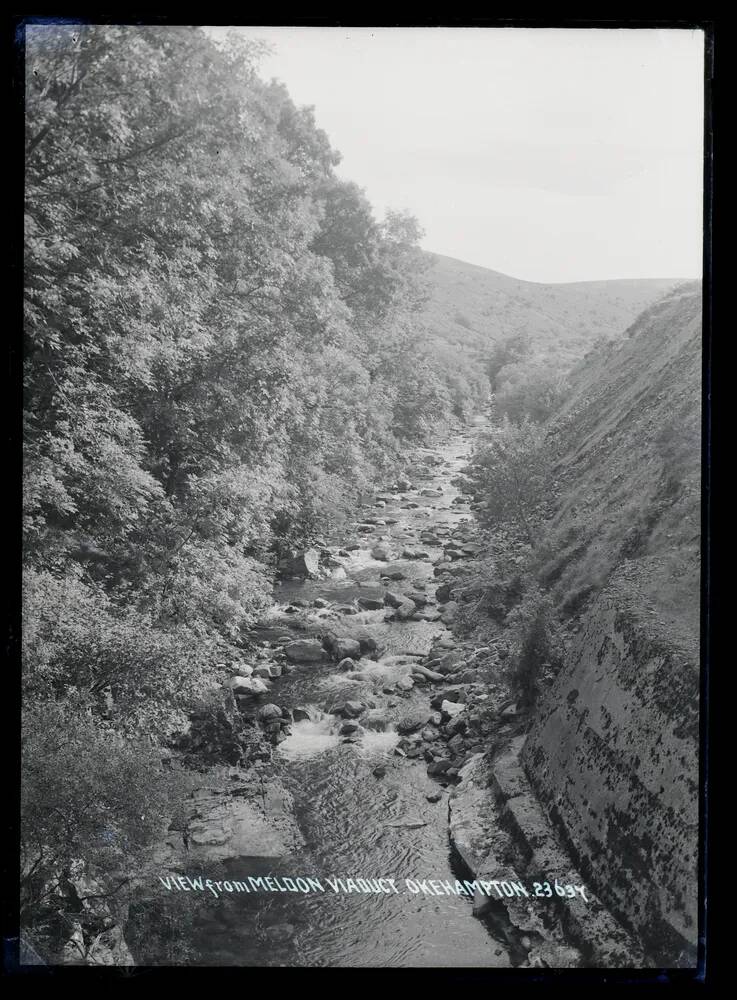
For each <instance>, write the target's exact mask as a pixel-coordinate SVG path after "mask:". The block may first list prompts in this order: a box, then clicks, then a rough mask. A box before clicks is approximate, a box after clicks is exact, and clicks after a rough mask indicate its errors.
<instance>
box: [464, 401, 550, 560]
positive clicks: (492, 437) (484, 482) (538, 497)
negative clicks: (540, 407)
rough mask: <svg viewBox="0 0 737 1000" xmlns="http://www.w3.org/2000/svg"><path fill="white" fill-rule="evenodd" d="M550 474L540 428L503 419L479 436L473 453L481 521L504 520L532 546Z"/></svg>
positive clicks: (544, 436)
mask: <svg viewBox="0 0 737 1000" xmlns="http://www.w3.org/2000/svg"><path fill="white" fill-rule="evenodd" d="M551 473H552V464H551V455H550V449H549V448H548V446H547V441H546V435H545V432H544V431H543V430H542V428H541V427H540V426H538V425H537V424H534V423H532V422H531V421H529V420H525V421H523V422H522V423H521V424H519V425H517V424H512V423H511V422H510V421H509V420H508V419H506V418H505V419H504V421H503V422H502V423H501V424H500V425H499V426H497V427H494V428H493V430H492V431H490V432H489V433H488V434H487V435H486V436H485V437H484V438H483V439H482V443H481V447H480V448H479V450H478V451H477V453H476V455H475V456H474V471H473V478H474V483H475V486H476V492H477V493H478V494H480V495H481V496H482V498H483V499H484V500H485V502H486V507H485V508H484V509H482V510H481V511H480V515H481V518H482V520H485V521H487V522H490V523H493V524H499V523H500V522H501V523H506V524H509V525H511V526H513V527H514V528H515V529H516V530H517V531H519V532H521V534H522V535H523V537H525V538H526V540H527V541H528V542H529V543H530V545H533V546H534V545H535V543H536V541H537V538H538V524H539V521H540V516H541V504H542V501H543V498H544V496H545V494H546V491H547V490H548V489H549V486H550V481H551Z"/></svg>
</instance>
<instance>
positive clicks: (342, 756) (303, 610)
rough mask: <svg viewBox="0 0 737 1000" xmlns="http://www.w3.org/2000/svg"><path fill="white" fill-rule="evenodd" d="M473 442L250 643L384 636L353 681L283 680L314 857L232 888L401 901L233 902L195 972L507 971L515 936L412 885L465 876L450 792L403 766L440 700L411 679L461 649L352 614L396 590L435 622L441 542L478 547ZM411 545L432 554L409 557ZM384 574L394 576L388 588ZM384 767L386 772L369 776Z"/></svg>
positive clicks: (206, 935) (284, 759)
mask: <svg viewBox="0 0 737 1000" xmlns="http://www.w3.org/2000/svg"><path fill="white" fill-rule="evenodd" d="M474 433H475V429H474V428H472V429H471V430H470V431H469V432H465V433H458V434H455V435H454V436H452V437H451V438H449V439H448V440H446V441H445V442H444V443H442V444H441V445H439V446H438V447H437V448H435V449H432V450H421V451H419V452H418V453H417V454H416V456H415V458H416V462H415V463H414V464H413V465H412V466H411V467H410V469H409V471H408V479H409V480H410V482H411V484H412V488H411V489H403V490H387V491H385V492H382V491H379V492H378V494H377V496H376V497H374V498H372V499H371V500H370V501H369V503H368V504H367V506H366V507H365V508H364V510H363V511H362V512H361V515H360V519H359V523H360V522H361V520H362V521H363V522H365V521H367V520H370V519H371V518H373V520H375V521H379V522H384V523H376V524H373V525H371V527H370V529H369V528H367V527H366V526H364V528H363V529H362V530H361V529H359V528H356V535H355V539H356V542H357V543H358V545H359V546H360V547H359V548H358V549H356V550H354V551H351V552H350V553H348V552H345V550H343V552H344V554H343V555H339V556H338V557H337V559H336V565H335V567H334V573H333V576H332V577H331V578H328V579H321V580H307V581H297V580H290V581H287V582H285V583H283V584H281V585H280V586H278V587H277V588H276V591H275V604H274V607H273V609H272V611H271V613H270V615H269V616H267V618H266V619H265V620H264V621H263V622H262V623H261V627H260V628H259V629H258V630H257V632H256V633H255V634H256V635H257V637H258V640H259V643H260V644H261V646H262V648H263V649H266V650H269V649H272V648H274V646H277V647H278V646H279V645H281V644H283V642H284V641H285V639H287V638H289V639H292V638H297V637H299V638H305V637H309V636H310V635H319V634H321V633H324V631H325V630H326V629H327V628H330V629H332V630H334V631H336V632H338V633H339V634H342V635H347V636H351V635H354V636H357V635H359V634H363V635H368V636H371V637H373V638H375V639H376V640H377V642H378V643H379V645H380V655H377V656H376V658H365V657H364V658H361V659H360V660H358V661H357V663H356V669H355V670H350V671H347V672H345V671H339V670H338V667H337V664H335V663H331V664H324V665H323V664H321V665H317V666H315V665H305V666H303V667H297V668H296V669H294V670H293V671H292V672H290V673H288V674H285V675H284V676H282V677H281V678H278V679H276V680H275V681H273V686H272V689H271V691H270V692H269V694H268V695H267V696H265V700H267V701H269V702H276V703H277V704H278V705H280V706H284V707H288V708H290V709H294V708H295V707H300V708H302V709H303V710H304V713H303V714H309V718H304V719H303V720H302V721H299V722H296V723H294V724H293V725H292V726H291V734H290V735H289V736H288V737H287V738H286V739H285V740H284V742H282V743H280V744H279V745H278V747H277V748H276V750H275V764H274V767H275V770H276V772H277V773H278V775H279V777H280V778H281V780H282V782H283V783H284V785H285V786H286V787H287V788H288V790H289V791H290V792H291V794H292V796H293V798H294V801H295V807H296V817H297V820H298V823H299V827H300V830H301V832H302V835H303V837H304V840H305V846H304V848H303V849H302V850H301V851H300V852H299V853H298V854H297V855H295V856H292V857H285V858H281V859H279V860H278V861H273V860H270V861H268V863H266V862H264V860H263V859H249V858H235V859H231V860H230V861H228V862H226V863H225V872H226V873H227V874H230V875H231V877H232V878H238V877H239V873H240V877H242V875H243V873H246V872H247V873H248V874H253V875H259V874H262V875H263V874H273V875H276V876H279V875H282V876H289V877H291V878H295V877H298V876H303V877H312V878H316V879H319V880H320V881H321V883H322V884H323V885H326V883H325V879H327V878H335V877H337V878H342V879H344V880H345V879H347V878H352V879H371V878H373V879H378V878H385V879H391V878H393V879H394V880H395V883H396V885H397V888H399V889H400V892H399V893H394V892H390V893H380V894H366V893H349V894H345V893H333V892H332V891H327V892H325V893H324V894H323V893H319V892H312V893H309V894H293V893H291V892H285V893H280V892H274V893H252V894H246V895H242V894H238V895H237V896H235V897H225V896H224V897H222V898H221V899H220V900H218V901H217V904H216V905H212V906H210V907H209V908H208V912H207V915H206V919H204V920H203V921H201V922H199V924H198V926H197V928H196V929H195V931H193V936H192V940H191V947H192V949H193V951H194V958H193V959H191V960H192V961H194V962H196V963H198V964H227V965H245V966H265V965H266V966H268V965H272V966H273V965H279V966H359V967H371V966H373V967H375V966H394V967H401V966H405V967H422V966H447V967H489V966H508V965H509V964H510V955H509V950H508V947H507V946H506V945H505V944H504V943H503V939H504V935H503V934H501V933H498V932H497V933H496V936H495V932H494V931H493V930H492V929H491V928H490V927H489V926H487V925H486V924H485V923H483V922H481V921H479V920H477V919H474V918H473V916H472V913H471V900H470V898H468V897H465V896H462V895H455V894H450V895H442V896H433V895H425V894H417V895H414V894H413V893H411V892H410V891H409V890H408V889H407V888H406V884H405V881H404V880H405V879H414V880H417V879H425V880H427V879H435V880H440V881H450V882H453V883H454V882H455V880H456V879H463V878H464V877H465V878H468V877H469V876H468V873H467V872H465V871H464V870H463V867H462V864H461V862H460V861H459V859H458V858H457V857H455V856H454V852H453V850H452V847H451V845H450V842H449V838H448V823H447V820H448V794H449V793H450V790H451V788H450V787H447V786H444V785H442V784H439V783H438V781H437V780H435V779H434V778H431V777H429V776H428V774H427V764H426V762H425V761H424V760H423V759H422V758H419V759H408V758H404V757H402V756H400V755H397V754H396V753H395V747H396V745H397V742H398V740H399V738H400V737H399V735H398V733H397V731H396V728H395V727H396V724H397V722H398V721H399V720H400V719H401V718H402V717H404V716H408V715H411V714H412V713H413V712H419V713H422V712H425V714H426V715H427V714H429V699H430V697H432V694H433V693H434V690H433V685H419V684H418V685H417V686H415V687H414V688H413V689H412V690H410V691H404V690H401V686H400V688H399V689H397V683H398V682H399V681H400V680H401V679H402V678H407V677H408V676H409V673H410V670H411V664H412V662H418V660H419V658H420V657H421V656H422V655H426V654H427V652H428V651H429V650H430V648H431V646H432V645H433V644H436V643H438V642H439V641H440V642H442V641H443V640H445V641H448V640H451V641H452V635H451V633H450V632H449V631H448V629H447V628H446V626H445V625H444V624H443V622H442V621H439V620H430V621H427V620H421V621H416V620H411V621H406V622H396V621H395V622H387V621H385V616H386V613H387V610H388V609H386V608H382V609H381V610H371V611H360V610H357V601H358V599H359V598H361V597H363V598H366V597H372V596H381V595H383V593H384V592H385V591H386V590H387V589H389V588H390V589H391V590H392V591H396V592H399V593H402V592H404V593H407V592H421V593H424V595H425V597H426V598H428V600H429V603H428V605H427V606H426V609H425V610H426V611H427V612H429V614H428V617H429V618H431V619H432V618H435V617H436V615H437V609H436V606H435V604H434V601H433V595H434V592H435V588H436V583H437V581H436V578H435V576H434V563H436V562H437V560H438V558H440V557H441V556H442V554H443V548H442V544H443V542H444V541H447V540H448V538H449V537H450V536H451V535H452V534H455V537H456V538H458V536H459V532H460V533H461V535H463V534H466V529H468V532H467V534H468V536H469V537H470V535H471V533H472V530H473V521H472V516H471V512H470V510H469V507H468V502H467V499H466V498H465V497H464V496H463V495H462V494H461V493H460V491H459V489H458V488H457V487H456V486H454V485H453V479H454V478H455V477H457V476H458V474H459V472H460V471H461V470H462V468H463V467H464V465H465V464H466V461H467V459H468V456H469V453H470V448H471V445H472V441H473V436H474ZM425 491H430V492H431V493H436V494H437V495H428V494H427V493H426V492H425ZM428 532H430V533H431V535H432V536H434V537H431V535H428ZM423 534H424V539H423V537H422V536H423ZM381 542H384V543H385V544H387V545H388V546H389V548H390V550H391V558H390V560H389V561H388V562H387V561H381V560H377V559H375V558H373V557H372V555H371V550H372V548H373V547H374V546H375V545H376V544H377V543H381ZM346 544H349V543H348V542H346ZM408 547H409V548H411V549H412V550H414V551H415V554H417V553H419V552H422V553H427V556H426V557H421V558H410V559H407V558H402V552H403V550H405V549H406V548H408ZM336 551H337V547H336ZM387 575H389V576H393V577H394V578H393V579H391V581H390V582H389V584H388V587H387V580H386V576H387ZM382 577H384V579H383V581H382V579H381V578H382ZM315 601H317V603H318V606H317V607H316V606H315ZM294 602H297V604H298V608H297V609H295V604H294ZM348 611H350V612H351V613H347V612H348ZM448 644H449V645H450V642H448ZM346 700H356V701H362V702H363V703H364V704H366V705H367V706H368V709H367V711H366V712H365V713H364V714H363V715H362V716H361V718H360V723H361V729H360V730H359V732H358V733H357V734H355V735H351V736H348V737H346V736H345V735H341V733H340V728H341V725H342V723H343V720H342V719H341V718H340V717H338V716H336V715H333V714H331V713H330V711H329V710H330V708H331V707H333V706H334V705H335V704H336V703H337V702H345V701H346ZM382 767H383V768H384V769H385V771H384V772H383V773H379V774H378V775H377V774H374V771H375V770H376V769H377V768H382ZM433 793H435V794H437V793H440V799H439V801H436V802H432V801H429V800H428V796H431V797H432V796H433ZM227 874H226V877H227ZM497 937H498V938H499V939H498V940H497Z"/></svg>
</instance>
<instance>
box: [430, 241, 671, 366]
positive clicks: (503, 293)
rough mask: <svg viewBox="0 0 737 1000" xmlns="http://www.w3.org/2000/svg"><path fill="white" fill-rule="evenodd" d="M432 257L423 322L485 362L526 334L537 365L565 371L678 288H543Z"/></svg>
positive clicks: (622, 283)
mask: <svg viewBox="0 0 737 1000" xmlns="http://www.w3.org/2000/svg"><path fill="white" fill-rule="evenodd" d="M427 256H428V257H429V258H430V261H431V266H430V270H429V278H430V281H431V285H432V296H431V299H430V301H429V302H428V304H427V306H426V309H425V320H426V322H427V324H428V327H429V330H430V334H431V336H435V337H437V338H438V339H441V340H444V341H447V342H449V343H450V344H455V345H457V346H458V347H459V348H461V349H465V350H470V351H472V352H474V353H477V354H478V355H479V356H481V355H482V354H484V353H486V352H487V351H488V349H489V348H490V347H491V346H492V345H493V344H494V342H496V341H501V340H505V339H507V338H508V337H512V336H515V335H517V334H523V335H526V336H528V337H529V339H530V342H531V345H532V347H533V350H534V353H535V354H536V355H537V356H538V357H543V358H544V357H549V358H551V359H554V360H555V361H556V362H557V363H558V364H560V365H562V366H563V367H570V365H572V364H575V363H576V362H577V361H578V360H579V359H580V358H581V356H582V355H583V354H584V353H585V351H586V350H587V349H588V347H589V346H590V345H591V344H592V343H593V342H594V341H595V340H597V339H598V338H600V337H606V338H613V337H617V336H619V335H621V334H622V332H623V331H624V330H625V329H626V328H627V327H628V326H629V325H630V323H632V321H633V320H634V319H635V317H636V316H637V315H638V314H639V313H640V312H642V310H643V309H645V308H646V307H647V306H649V305H651V304H652V303H653V302H655V301H656V300H657V299H658V298H659V297H660V296H661V295H663V294H664V293H665V292H667V291H669V290H670V289H671V288H673V287H674V286H675V285H676V284H677V282H676V281H675V280H673V279H667V278H662V279H661V278H655V279H643V280H629V279H623V280H614V281H583V282H574V283H570V284H552V285H545V284H539V283H537V282H532V281H521V280H519V279H517V278H512V277H510V276H509V275H506V274H501V273H499V272H498V271H490V270H488V269H487V268H484V267H478V266H476V265H474V264H467V263H465V262H464V261H461V260H456V259H454V258H453V257H445V256H441V255H440V254H432V253H430V254H427Z"/></svg>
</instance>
